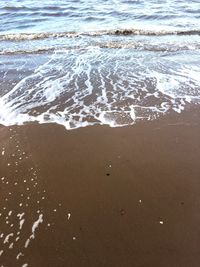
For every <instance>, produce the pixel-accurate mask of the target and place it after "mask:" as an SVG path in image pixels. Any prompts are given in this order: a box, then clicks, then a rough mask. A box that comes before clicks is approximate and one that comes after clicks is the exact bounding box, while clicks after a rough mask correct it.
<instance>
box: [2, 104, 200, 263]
mask: <svg viewBox="0 0 200 267" xmlns="http://www.w3.org/2000/svg"><path fill="white" fill-rule="evenodd" d="M199 118H200V110H199V109H198V108H196V109H192V110H188V111H185V112H183V113H182V114H173V115H171V116H166V117H164V118H161V119H159V120H156V121H151V122H141V123H138V124H136V125H133V126H131V127H124V128H109V127H105V126H96V127H87V128H82V129H77V130H72V131H66V130H65V129H64V128H63V127H61V126H58V125H55V124H46V125H44V124H43V125H38V124H28V125H25V126H15V127H3V126H2V127H1V128H0V140H1V141H0V213H1V216H0V255H1V254H2V255H1V256H0V266H4V267H13V266H28V267H29V266H30V267H31V266H33V267H52V266H55V267H64V266H67V267H83V266H84V267H90V266H91V267H103V266H105V267H111V266H115V267H129V266H130V267H144V266H148V267H151V266H152V267H165V266H166V267H169V266H170V267H179V266H180V267H199V266H200V164H199V159H200V138H199V136H200V121H199ZM2 251H3V252H2ZM25 264H27V265H25Z"/></svg>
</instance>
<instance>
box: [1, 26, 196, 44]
mask: <svg viewBox="0 0 200 267" xmlns="http://www.w3.org/2000/svg"><path fill="white" fill-rule="evenodd" d="M103 35H123V36H127V35H144V36H163V35H200V30H198V29H197V30H145V29H117V30H108V31H106V30H105V31H104V30H102V31H91V32H57V33H55V32H54V33H53V32H42V33H18V34H14V33H13V34H12V33H11V34H2V35H0V40H1V41H2V40H3V41H23V40H38V39H47V38H62V37H63V38H72V37H81V36H103Z"/></svg>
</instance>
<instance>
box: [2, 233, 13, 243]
mask: <svg viewBox="0 0 200 267" xmlns="http://www.w3.org/2000/svg"><path fill="white" fill-rule="evenodd" d="M12 236H14V234H13V233H10V234H8V235H7V236H6V237H5V239H4V242H3V243H4V244H6V243H9V239H10V237H12Z"/></svg>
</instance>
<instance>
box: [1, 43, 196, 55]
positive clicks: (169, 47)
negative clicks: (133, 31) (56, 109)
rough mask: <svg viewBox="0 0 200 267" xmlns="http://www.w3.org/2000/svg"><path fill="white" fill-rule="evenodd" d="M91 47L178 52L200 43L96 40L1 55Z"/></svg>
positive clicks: (53, 51)
mask: <svg viewBox="0 0 200 267" xmlns="http://www.w3.org/2000/svg"><path fill="white" fill-rule="evenodd" d="M89 47H93V48H97V49H98V48H103V49H138V50H143V51H152V52H176V51H187V50H199V49H200V44H197V43H188V44H166V43H165V44H162V43H160V44H149V43H142V42H114V41H110V42H95V43H94V44H93V45H92V46H91V45H88V44H81V45H76V46H75V47H74V46H62V47H61V46H59V47H56V46H51V47H35V48H33V49H23V50H20V49H18V50H17V49H16V50H15V49H13V50H12V49H3V50H2V51H1V50H0V55H23V54H44V53H56V52H64V51H69V50H84V49H88V48H89Z"/></svg>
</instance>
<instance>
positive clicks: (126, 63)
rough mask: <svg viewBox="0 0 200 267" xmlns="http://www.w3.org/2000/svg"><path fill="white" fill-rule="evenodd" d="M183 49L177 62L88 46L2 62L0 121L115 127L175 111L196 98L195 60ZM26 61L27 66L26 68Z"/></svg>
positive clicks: (197, 67)
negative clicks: (44, 58) (42, 56)
mask: <svg viewBox="0 0 200 267" xmlns="http://www.w3.org/2000/svg"><path fill="white" fill-rule="evenodd" d="M183 54H184V53H181V55H180V57H181V61H180V62H179V60H177V58H176V60H175V59H174V57H172V58H170V57H169V58H165V57H157V58H156V57H155V55H154V54H153V55H152V56H150V57H149V56H147V55H146V53H132V51H129V50H125V49H122V50H120V49H118V50H114V51H113V50H112V51H110V50H107V49H105V50H103V51H102V50H101V49H96V48H95V49H94V47H92V46H91V47H88V48H87V49H80V50H68V51H67V52H64V53H54V54H52V55H50V57H48V58H47V60H44V62H43V63H41V60H43V59H42V58H41V57H40V55H39V56H38V57H37V56H35V57H34V62H33V57H26V64H21V61H19V62H18V61H14V62H13V63H12V64H10V65H9V64H7V65H8V68H10V69H9V70H8V71H6V72H5V74H4V77H3V83H4V84H6V87H7V88H8V90H7V91H5V90H3V91H2V95H1V97H0V106H1V109H0V123H1V124H3V125H14V124H23V123H26V122H31V121H37V122H39V123H49V122H54V123H58V124H61V125H64V126H65V127H66V128H67V129H74V128H79V127H84V126H88V125H95V124H101V125H102V124H107V125H110V126H111V127H117V126H125V125H131V124H134V123H136V122H137V121H140V120H152V119H156V118H158V117H159V116H162V115H164V114H166V113H168V112H178V113H180V112H182V111H183V110H184V109H185V107H187V106H188V105H190V104H193V103H200V96H199V90H200V88H199V83H200V78H199V71H200V68H199V66H198V62H199V60H198V58H196V62H197V64H195V63H193V64H190V63H188V61H189V58H187V59H185V61H184V57H183ZM180 57H179V59H180ZM190 58H192V57H190ZM11 60H12V58H11ZM191 60H192V59H191ZM31 64H33V71H30V70H29V71H27V66H30V65H31ZM35 64H38V65H36V66H35ZM11 73H12V75H10V74H11ZM12 77H13V79H15V78H16V77H17V78H18V81H15V80H12ZM13 82H14V83H13ZM9 86H10V87H9Z"/></svg>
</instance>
